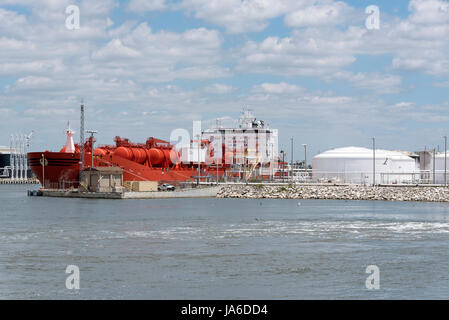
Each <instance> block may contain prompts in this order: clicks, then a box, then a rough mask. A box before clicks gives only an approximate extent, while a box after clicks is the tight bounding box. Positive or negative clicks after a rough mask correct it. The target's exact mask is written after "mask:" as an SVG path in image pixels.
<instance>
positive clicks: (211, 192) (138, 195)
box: [28, 186, 221, 199]
mask: <svg viewBox="0 0 449 320" xmlns="http://www.w3.org/2000/svg"><path fill="white" fill-rule="evenodd" d="M220 188H221V187H219V186H213V187H204V188H188V189H182V190H179V191H147V192H134V191H124V192H78V190H76V189H74V190H55V189H53V190H49V189H41V190H30V191H28V196H35V197H36V196H37V197H55V198H86V199H176V198H215V197H216V196H217V193H218V191H219V190H220Z"/></svg>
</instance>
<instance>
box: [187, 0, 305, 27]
mask: <svg viewBox="0 0 449 320" xmlns="http://www.w3.org/2000/svg"><path fill="white" fill-rule="evenodd" d="M303 2H309V1H308V0H307V1H306V0H278V1H270V0H245V1H241V0H226V1H223V0H184V1H183V2H182V4H181V6H180V7H181V8H182V9H185V10H187V11H188V12H192V13H193V14H194V16H195V18H198V19H203V20H205V21H208V22H211V23H214V24H217V25H219V26H222V27H225V28H226V30H227V31H228V32H229V33H242V32H255V31H261V30H263V29H265V28H266V27H267V25H268V21H269V20H270V19H273V18H276V17H279V16H281V15H283V14H285V13H286V12H289V11H290V10H291V9H292V8H296V7H297V6H299V5H301V3H303Z"/></svg>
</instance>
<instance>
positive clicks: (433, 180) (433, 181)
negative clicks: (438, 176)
mask: <svg viewBox="0 0 449 320" xmlns="http://www.w3.org/2000/svg"><path fill="white" fill-rule="evenodd" d="M432 167H433V170H432V171H433V179H432V183H433V184H435V148H433V165H432Z"/></svg>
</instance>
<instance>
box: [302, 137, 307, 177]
mask: <svg viewBox="0 0 449 320" xmlns="http://www.w3.org/2000/svg"><path fill="white" fill-rule="evenodd" d="M303 146H304V169H305V170H306V171H305V172H306V173H307V144H303Z"/></svg>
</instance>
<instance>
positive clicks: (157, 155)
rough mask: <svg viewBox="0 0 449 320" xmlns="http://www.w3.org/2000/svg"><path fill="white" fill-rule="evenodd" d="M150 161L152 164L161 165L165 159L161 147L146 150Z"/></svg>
mask: <svg viewBox="0 0 449 320" xmlns="http://www.w3.org/2000/svg"><path fill="white" fill-rule="evenodd" d="M146 153H147V159H148V162H149V163H151V165H152V166H157V165H160V164H161V163H162V162H163V161H164V153H163V152H162V150H161V149H156V148H151V149H149V150H148V149H147V150H146Z"/></svg>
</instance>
